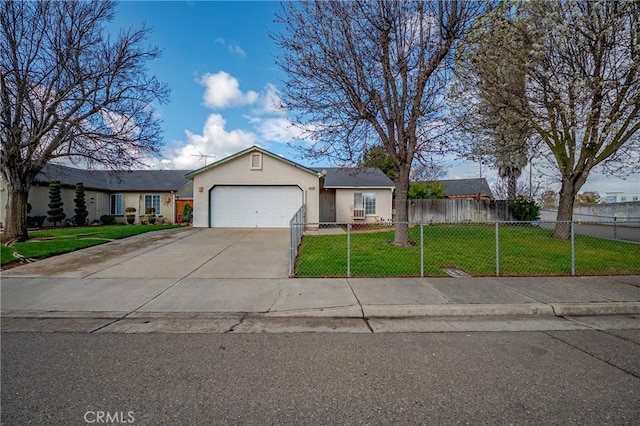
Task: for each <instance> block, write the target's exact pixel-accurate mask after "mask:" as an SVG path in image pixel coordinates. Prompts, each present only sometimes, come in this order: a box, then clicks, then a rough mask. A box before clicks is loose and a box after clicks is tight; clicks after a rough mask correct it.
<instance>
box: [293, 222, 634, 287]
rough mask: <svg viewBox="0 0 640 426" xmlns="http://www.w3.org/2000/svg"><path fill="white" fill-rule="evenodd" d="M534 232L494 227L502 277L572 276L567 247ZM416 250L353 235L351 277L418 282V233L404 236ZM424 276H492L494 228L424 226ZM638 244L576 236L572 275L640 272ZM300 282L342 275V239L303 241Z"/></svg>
mask: <svg viewBox="0 0 640 426" xmlns="http://www.w3.org/2000/svg"><path fill="white" fill-rule="evenodd" d="M552 235H553V231H551V230H546V229H542V228H540V227H536V226H521V225H519V226H506V225H501V226H500V228H499V238H498V240H499V241H498V246H499V272H500V275H501V276H509V275H512V276H526V275H570V274H571V241H568V240H558V239H555V238H553V237H552ZM409 236H410V240H411V241H412V243H413V244H414V245H412V246H410V247H398V246H395V245H393V244H392V243H393V239H394V232H393V231H392V230H390V231H381V232H375V233H371V232H366V233H358V232H352V233H351V236H350V239H351V248H350V269H351V276H352V277H401V276H420V227H419V226H415V227H412V228H410V230H409ZM423 240H424V275H425V276H447V275H446V273H445V272H444V271H443V270H442V268H456V269H461V270H462V271H464V272H466V273H467V274H469V275H472V276H495V274H496V236H495V226H494V225H493V224H487V225H478V224H473V225H429V226H424V236H423ZM638 259H640V244H633V243H627V242H621V241H613V240H607V239H603V238H596V237H589V236H584V235H576V237H575V270H576V274H578V275H623V274H638V273H640V261H638ZM296 276H298V277H345V276H347V235H346V234H342V235H318V236H314V235H305V236H304V238H303V239H302V244H301V246H300V250H299V255H298V259H297V263H296Z"/></svg>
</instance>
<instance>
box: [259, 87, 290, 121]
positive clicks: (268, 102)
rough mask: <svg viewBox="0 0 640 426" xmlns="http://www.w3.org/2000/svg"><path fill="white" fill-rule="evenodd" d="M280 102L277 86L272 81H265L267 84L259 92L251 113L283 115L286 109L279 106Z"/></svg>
mask: <svg viewBox="0 0 640 426" xmlns="http://www.w3.org/2000/svg"><path fill="white" fill-rule="evenodd" d="M281 104H282V100H281V98H280V92H279V91H278V88H277V87H276V86H275V85H274V84H272V83H267V85H266V86H264V91H263V92H262V93H260V98H259V99H258V102H257V108H256V109H254V110H253V113H254V114H257V115H262V114H270V115H279V116H285V115H286V114H287V111H286V110H285V109H284V108H282V107H281Z"/></svg>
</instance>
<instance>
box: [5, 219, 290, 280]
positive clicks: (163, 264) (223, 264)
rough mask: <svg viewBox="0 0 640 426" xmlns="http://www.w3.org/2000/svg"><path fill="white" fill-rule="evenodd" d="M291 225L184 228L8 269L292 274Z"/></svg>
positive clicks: (120, 274)
mask: <svg viewBox="0 0 640 426" xmlns="http://www.w3.org/2000/svg"><path fill="white" fill-rule="evenodd" d="M288 252H289V230H288V229H257V228H248V229H220V228H216V229H204V228H181V229H175V230H169V231H162V232H153V233H148V234H142V235H138V236H135V237H131V238H126V239H123V240H117V241H113V242H110V243H107V244H103V245H99V246H94V247H90V248H87V249H84V250H81V251H78V252H74V253H67V254H64V255H60V256H56V257H52V258H49V259H44V260H41V261H38V262H35V263H33V264H29V265H23V266H20V267H17V268H12V269H9V270H7V271H2V276H3V277H4V278H7V277H67V278H118V279H119V278H140V279H154V278H157V279H173V280H175V279H182V278H187V277H188V278H286V277H287V276H288V268H289V258H288Z"/></svg>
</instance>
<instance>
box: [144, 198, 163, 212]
mask: <svg viewBox="0 0 640 426" xmlns="http://www.w3.org/2000/svg"><path fill="white" fill-rule="evenodd" d="M151 208H153V209H154V210H153V213H151V212H150V211H149V209H151ZM144 212H145V213H146V214H160V195H159V194H147V195H145V196H144Z"/></svg>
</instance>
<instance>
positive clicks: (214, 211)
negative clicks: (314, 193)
mask: <svg viewBox="0 0 640 426" xmlns="http://www.w3.org/2000/svg"><path fill="white" fill-rule="evenodd" d="M302 203H303V198H302V190H301V189H300V188H299V187H297V186H216V187H214V188H213V190H212V191H211V213H210V214H211V226H212V227H216V228H219V227H230V228H253V227H259V228H284V227H288V226H289V220H291V217H293V215H294V214H295V212H296V211H298V209H299V208H300V206H302Z"/></svg>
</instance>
